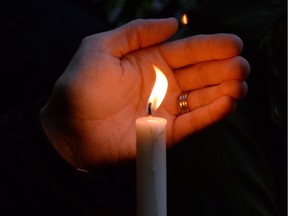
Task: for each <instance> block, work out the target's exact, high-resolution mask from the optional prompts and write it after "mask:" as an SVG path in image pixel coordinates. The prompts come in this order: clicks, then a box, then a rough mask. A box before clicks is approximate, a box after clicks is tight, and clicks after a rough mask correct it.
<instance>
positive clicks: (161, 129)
mask: <svg viewBox="0 0 288 216" xmlns="http://www.w3.org/2000/svg"><path fill="white" fill-rule="evenodd" d="M154 69H155V72H156V81H155V85H154V87H153V90H152V93H151V95H150V97H149V99H148V104H149V110H150V109H151V110H153V111H155V110H156V109H157V108H158V107H159V106H160V104H161V102H162V100H163V99H164V97H165V94H166V91H167V86H168V82H167V79H166V77H165V75H164V74H163V73H162V72H161V71H160V70H159V69H158V68H157V67H156V66H154ZM166 124H167V120H166V119H164V118H159V117H152V116H151V115H150V116H147V117H142V118H138V119H137V120H136V132H137V216H166V215H167V198H166V197H167V192H166V187H167V186H166Z"/></svg>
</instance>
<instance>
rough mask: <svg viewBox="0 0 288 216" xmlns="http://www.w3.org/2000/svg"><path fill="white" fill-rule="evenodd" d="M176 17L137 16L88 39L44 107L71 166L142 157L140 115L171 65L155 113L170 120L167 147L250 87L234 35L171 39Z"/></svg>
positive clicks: (43, 115) (219, 115) (222, 113)
mask: <svg viewBox="0 0 288 216" xmlns="http://www.w3.org/2000/svg"><path fill="white" fill-rule="evenodd" d="M177 28H178V25H177V21H176V20H175V19H174V18H168V19H149V20H134V21H132V22H130V23H128V24H126V25H123V26H121V27H119V28H117V29H114V30H111V31H108V32H103V33H100V34H95V35H91V36H89V37H87V38H84V39H83V41H82V43H81V44H80V47H79V49H78V51H77V52H76V54H75V56H74V57H73V59H72V60H71V62H70V64H69V65H68V67H67V69H66V70H65V72H64V73H63V74H62V76H61V77H60V78H59V79H58V81H57V82H56V84H55V86H54V90H53V92H52V95H51V97H50V99H49V101H48V102H47V104H46V105H45V106H44V107H43V108H42V110H41V111H40V120H41V124H42V127H43V129H44V132H45V133H46V135H47V137H48V139H49V140H50V142H51V144H52V145H53V146H54V147H55V149H56V150H57V151H58V152H59V153H60V155H61V156H62V157H63V158H64V159H65V160H67V161H68V162H69V163H70V164H71V165H73V166H74V167H78V168H83V169H93V168H95V167H97V166H101V165H102V164H104V163H117V162H119V161H121V160H125V159H131V158H134V157H135V155H136V143H135V142H136V137H135V136H136V132H135V120H136V119H137V118H139V117H143V116H146V115H147V111H146V103H147V100H148V98H149V95H150V93H151V90H152V88H153V85H154V82H155V72H154V69H153V67H152V65H153V64H154V65H156V66H157V67H158V68H160V70H162V71H163V73H164V74H165V76H166V77H167V79H168V90H167V93H166V96H165V98H164V100H163V102H162V104H161V106H160V107H159V108H158V109H157V110H156V111H154V112H153V116H159V117H163V118H166V119H167V121H168V125H167V145H168V146H171V145H172V144H175V143H178V142H179V141H181V140H182V139H184V138H185V137H187V136H190V135H192V134H193V133H196V132H197V131H199V130H201V129H203V128H205V127H207V126H209V125H211V124H213V123H215V122H217V121H219V120H221V119H223V118H225V117H226V116H227V115H229V114H230V113H231V112H233V111H234V110H235V108H236V105H237V101H238V100H240V99H242V98H243V97H244V96H245V95H246V92H247V85H246V83H245V81H244V80H245V78H247V76H248V75H249V71H250V67H249V64H248V62H247V61H246V60H245V59H244V58H242V57H240V56H239V55H240V52H241V50H242V47H243V44H242V41H241V39H240V38H239V37H237V36H236V35H232V34H215V35H197V36H193V37H188V38H185V39H181V40H177V41H172V42H167V43H165V42H164V41H165V40H167V39H168V38H170V37H171V36H172V35H173V34H175V33H176V31H177ZM183 91H189V92H190V93H189V95H188V103H189V108H190V110H191V111H190V112H189V113H186V114H183V115H178V112H179V108H178V105H177V104H178V103H177V101H178V96H179V95H180V94H181V92H183Z"/></svg>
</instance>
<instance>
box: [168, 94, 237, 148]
mask: <svg viewBox="0 0 288 216" xmlns="http://www.w3.org/2000/svg"><path fill="white" fill-rule="evenodd" d="M236 106H237V100H235V99H234V98H232V97H230V96H222V97H220V98H219V99H217V100H216V101H214V102H213V103H211V104H209V105H207V106H203V107H200V108H198V109H195V110H193V111H191V112H189V113H185V114H183V115H180V116H178V117H177V118H176V119H175V121H174V125H173V127H174V128H173V130H174V133H173V136H174V137H173V138H172V140H173V143H177V142H179V141H181V140H182V139H184V138H186V137H188V136H189V135H191V134H194V133H196V132H198V131H200V130H201V129H204V128H205V127H208V126H210V125H212V124H213V123H216V122H218V121H220V120H221V119H223V118H225V117H227V116H228V115H229V114H231V113H232V112H233V111H234V110H235V109H236Z"/></svg>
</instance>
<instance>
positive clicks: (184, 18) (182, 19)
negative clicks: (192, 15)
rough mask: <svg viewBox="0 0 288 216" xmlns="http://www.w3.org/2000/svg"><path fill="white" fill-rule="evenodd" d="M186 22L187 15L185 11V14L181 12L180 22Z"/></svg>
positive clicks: (184, 23) (185, 23)
mask: <svg viewBox="0 0 288 216" xmlns="http://www.w3.org/2000/svg"><path fill="white" fill-rule="evenodd" d="M188 22H189V20H188V16H187V14H186V13H185V14H183V15H182V16H181V23H182V24H183V25H187V24H188Z"/></svg>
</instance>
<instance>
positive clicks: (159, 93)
mask: <svg viewBox="0 0 288 216" xmlns="http://www.w3.org/2000/svg"><path fill="white" fill-rule="evenodd" d="M153 67H154V70H155V73H156V81H155V84H154V87H153V89H152V92H151V95H150V97H149V99H148V106H150V105H151V107H150V108H151V110H152V111H155V110H157V109H158V107H159V106H160V105H161V103H162V101H163V99H164V97H165V95H166V91H167V88H168V81H167V78H166V76H165V75H164V73H163V72H162V71H161V70H160V69H159V68H158V67H156V66H155V65H153Z"/></svg>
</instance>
